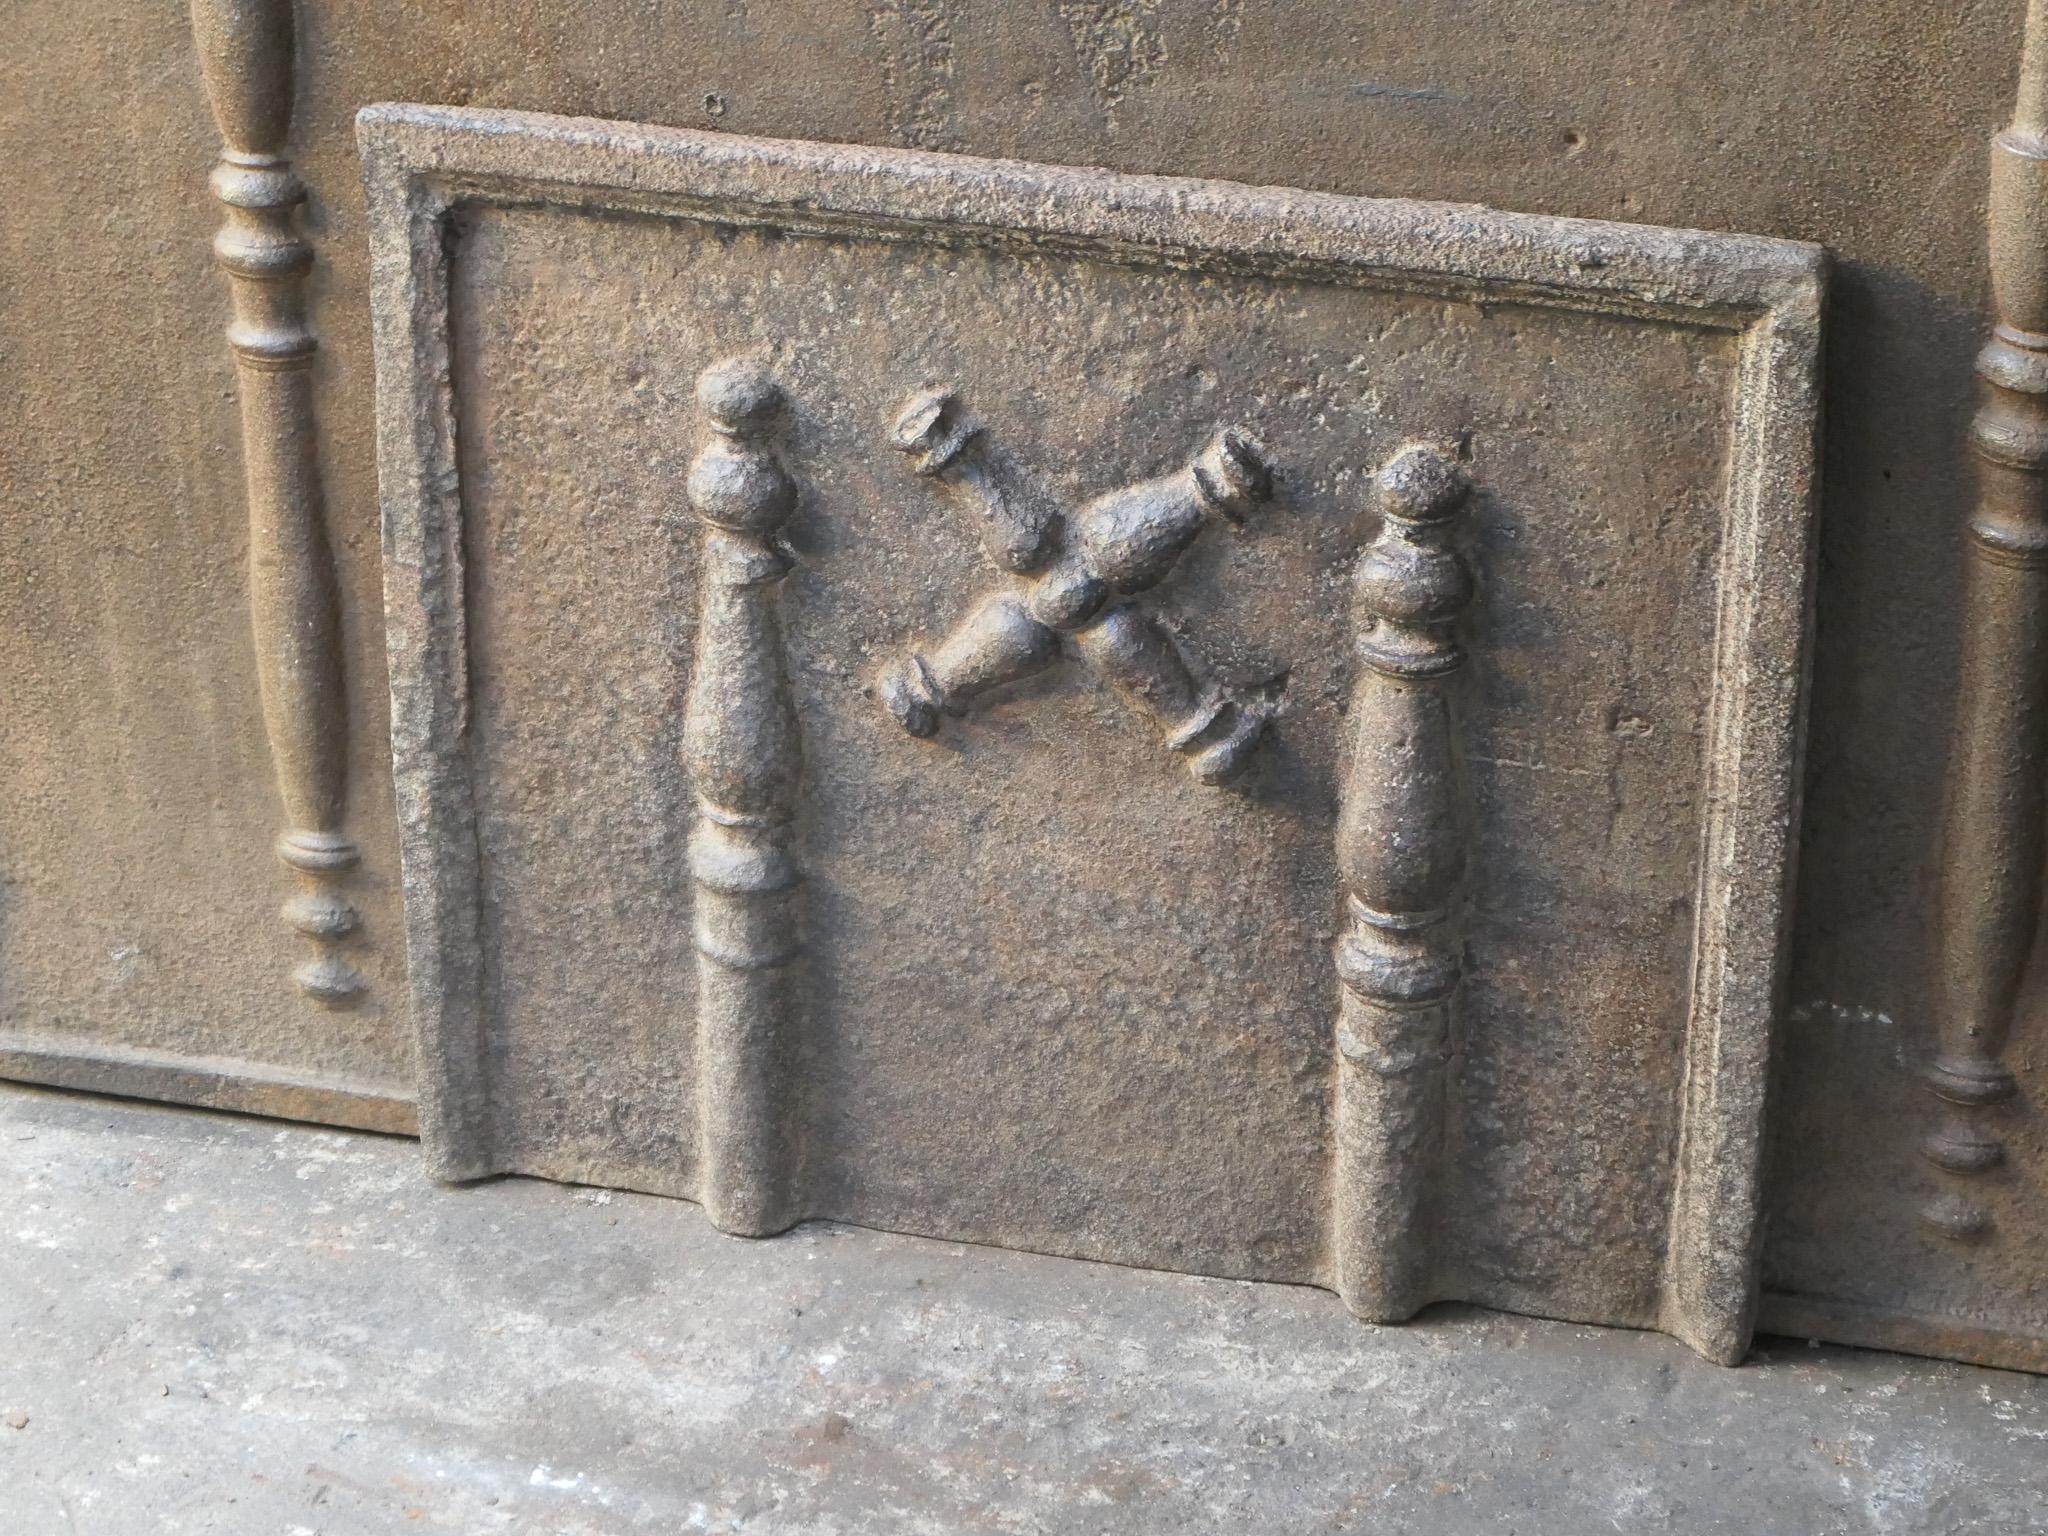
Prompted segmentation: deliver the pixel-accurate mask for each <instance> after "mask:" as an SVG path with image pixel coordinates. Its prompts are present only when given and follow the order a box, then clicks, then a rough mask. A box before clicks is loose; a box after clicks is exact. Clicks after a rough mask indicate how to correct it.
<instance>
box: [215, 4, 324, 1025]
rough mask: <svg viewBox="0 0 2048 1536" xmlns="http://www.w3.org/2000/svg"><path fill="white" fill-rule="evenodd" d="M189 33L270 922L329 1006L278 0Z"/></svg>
mask: <svg viewBox="0 0 2048 1536" xmlns="http://www.w3.org/2000/svg"><path fill="white" fill-rule="evenodd" d="M192 33H193V37H194V39H195V41H196V42H197V45H198V52H199V63H200V69H201V72H202V73H203V75H204V76H205V79H206V90H207V95H208V96H209V97H210V98H211V100H212V104H213V115H214V119H215V121H216V122H218V123H219V125H220V133H221V138H222V140H223V141H224V142H223V148H222V151H221V157H220V162H219V164H217V165H216V166H215V167H214V171H213V178H212V185H213V192H214V196H215V197H217V198H219V199H220V201H221V204H222V205H223V206H224V207H225V208H226V210H227V219H226V222H225V223H223V224H222V226H221V229H220V232H219V234H217V235H216V236H215V237H214V242H213V249H214V255H215V256H216V258H217V259H218V260H219V263H220V266H221V268H222V269H223V270H224V271H225V272H226V273H227V274H228V279H229V286H230V288H231V290H232V293H233V301H234V320H233V322H232V323H231V324H230V325H229V326H228V346H229V347H230V348H231V349H232V350H233V352H234V355H235V367H236V373H237V375H238V377H239V379H240V381H241V397H242V459H243V473H244V475H245V477H246V479H247V482H248V497H249V605H250V611H251V616H252V617H253V619H254V623H255V632H256V679H257V685H258V688H259V689H260V691H261V694H262V699H263V721H264V727H265V729H266V731H267V733H268V735H269V739H270V755H271V760H272V763H273V765H274V767H275V769H276V773H277V784H278V789H279V791H280V792H281V794H282V797H283V800H284V810H285V829H284V831H283V833H282V834H281V835H280V836H279V837H278V840H277V853H278V857H279V858H281V859H283V860H284V862H285V863H286V864H287V865H289V866H290V867H291V868H292V869H293V870H295V871H297V872H298V875H299V880H300V890H299V893H298V894H297V895H296V896H294V897H292V899H291V900H289V901H288V902H286V903H285V907H284V917H285V921H286V922H288V923H290V924H291V925H292V927H294V928H296V929H298V930H299V931H300V932H301V933H303V934H305V935H306V936H307V937H308V938H309V939H311V940H312V941H313V945H314V957H313V958H312V959H311V960H308V961H307V962H305V963H304V964H303V965H301V966H299V968H298V969H297V970H296V971H295V972H294V973H293V976H294V979H295V980H296V981H297V982H298V984H299V986H300V988H301V989H303V990H304V991H305V993H306V994H307V996H309V997H311V998H313V999H314V1000H315V1001H317V1002H322V1003H327V1004H331V1005H338V1004H342V1003H346V1002H348V1001H350V1000H351V999H353V998H355V997H356V996H357V995H358V994H359V993H360V992H361V991H362V989H363V979H362V976H361V974H360V973H359V972H358V971H357V970H356V968H355V967H354V966H353V965H351V964H350V963H349V961H348V959H347V957H346V955H345V954H344V953H343V952H342V951H341V950H340V949H339V947H338V945H339V943H340V941H342V940H344V939H346V938H347V937H348V936H349V935H350V934H352V933H353V932H354V931H355V930H356V927H357V924H358V917H357V913H356V909H355V907H354V906H353V905H352V904H351V903H350V902H349V900H348V898H347V897H346V896H345V895H344V894H343V893H342V890H341V889H340V882H341V880H342V878H343V877H344V876H345V875H346V874H347V872H348V871H349V870H350V869H352V868H354V866H355V864H356V861H357V853H356V846H355V844H354V843H353V842H352V841H350V839H349V837H348V834H347V833H346V832H345V831H344V830H343V823H344V818H345V817H346V814H347V810H348V705H347V700H346V698H345V697H344V695H343V692H342V686H343V679H342V660H341V615H340V605H339V599H338V596H337V593H336V589H335V577H334V559H333V554H332V551H331V550H330V548H329V545H328V542H327V529H326V524H325V513H324V510H323V508H322V504H321V495H320V470H319V462H318V451H317V450H318V444H317V440H316V437H315V433H314V418H313V376H312V366H313V351H314V345H315V344H314V339H313V333H312V331H311V330H310V329H309V328H308V326H307V323H306V306H305V293H304V282H305V276H306V272H307V269H308V268H309V267H311V265H312V263H313V251H312V247H311V246H309V245H308V244H307V243H306V241H305V239H304V237H302V236H301V235H300V233H299V230H298V223H297V217H296V213H295V210H296V209H297V207H298V205H299V204H300V203H301V202H302V201H304V199H305V195H306V191H305V187H304V186H303V185H302V184H301V183H300V181H299V178H298V176H297V174H296V173H295V172H294V171H293V170H292V167H291V163H290V162H289V161H288V160H286V159H285V156H284V148H285V137H286V135H287V133H288V132H289V131H290V128H291V119H292V89H293V87H292V47H293V38H292V6H291V0H192Z"/></svg>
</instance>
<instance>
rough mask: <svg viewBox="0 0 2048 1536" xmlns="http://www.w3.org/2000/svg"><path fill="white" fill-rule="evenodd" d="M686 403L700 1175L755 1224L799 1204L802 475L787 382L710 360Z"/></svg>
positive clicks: (749, 1228) (767, 1226) (717, 1202)
mask: <svg viewBox="0 0 2048 1536" xmlns="http://www.w3.org/2000/svg"><path fill="white" fill-rule="evenodd" d="M697 403H698V405H699V407H700V408H701V409H702V411H703V413H704V417H705V421H706V426H707V437H706V441H705V443H704V446H703V447H702V449H701V450H700V451H699V452H698V454H697V457H696V459H695V461H694V462H693V463H692V464H691V466H690V474H689V481H688V487H687V491H688V496H689V502H690V506H691V508H692V509H693V510H694V511H695V512H696V514H697V517H698V519H699V521H700V523H701V525H702V551H703V558H702V561H701V564H700V570H701V578H700V580H701V592H702V598H701V606H700V608H699V614H698V627H697V647H696V659H695V664H694V666H693V668H692V671H691V675H690V694H689V703H688V705H687V711H686V714H685V718H684V724H683V750H684V757H685V759H686V763H687V766H688V769H689V773H690V781H691V783H692V785H693V786H694V788H695V791H696V796H697V820H696V826H695V828H694V830H693V832H692V834H691V838H690V877H691V879H692V881H693V882H694V883H695V886H696V902H695V914H696V915H695V941H696V947H697V1125H698V1158H699V1163H698V1167H699V1172H698V1186H699V1191H700V1198H701V1199H702V1201H703V1204H704V1208H705V1210H706V1211H707V1212H708V1213H709V1215H710V1217H711V1220H712V1221H713V1223H715V1224H716V1225H717V1226H718V1227H719V1228H720V1229H721V1230H723V1231H726V1232H736V1233H741V1234H745V1235H749V1236H762V1235H765V1234H767V1233H771V1232H779V1231H781V1230H782V1229H783V1228H784V1227H786V1226H788V1225H789V1224H790V1222H792V1221H793V1220H795V1219H796V1217H797V1216H798V1215H799V1214H800V1213H799V1212H798V1211H797V1210H796V1209H795V1207H794V1205H793V1204H792V1196H791V1187H790V1186H791V1179H792V1172H793V1170H792V1159H791V1156H790V1148H789V1140H790V1137H789V1125H788V1117H787V1114H786V1099H787V1092H788V1077H789V1064H788V1053H789V1050H790V1048H791V1045H792V1043H793V1042H792V1039H791V1035H792V1030H793V1022H794V1014H795V1009H796V998H795V987H796V980H795V977H794V974H793V970H794V967H793V965H792V962H793V961H794V960H795V959H796V956H797V952H798V950H799V948H800V946H801V937H800V933H799V929H798V913H797V899H798V888H799V886H800V885H801V883H802V880H803V875H802V872H801V871H800V870H799V869H798V867H797V863H796V860H795V858H794V856H793V855H792V852H791V847H790V845H791V842H792V840H793V825H792V823H793V820H794V817H795V814H796V793H797V785H798V781H799V778H800V776H801V774H802V770H803V743H802V737H801V735H800V732H799V728H798V724H797V717H796V702H795V700H794V698H793V697H792V696H791V693H790V687H789V676H788V663H787V661H786V659H785V657H784V655H783V638H782V619H781V611H780V598H779V590H780V587H781V583H782V579H783V578H784V577H785V576H787V575H788V574H789V571H790V568H791V566H792V565H793V564H794V560H793V559H792V557H791V555H790V553H789V550H788V548H787V546H786V545H785V544H784V543H783V542H782V539H781V529H782V525H783V523H784V522H785V521H786V520H787V518H788V517H789V515H790V513H791V512H792V511H793V510H794V509H795V507H796V499H797V490H796V483H795V482H794V481H793V480H792V479H791V478H790V476H789V473H788V471H787V470H785V469H784V468H783V467H782V464H781V461H780V460H779V459H777V457H776V456H775V453H774V452H773V450H772V449H770V448H769V446H768V444H767V439H768V436H769V434H770V432H771V430H772V429H773V426H774V423H775V420H776V417H777V416H778V415H779V414H780V413H781V410H782V407H783V394H782V389H781V387H780V386H779V385H778V384H777V383H776V381H775V379H774V378H773V377H772V376H771V375H770V374H769V372H768V371H767V369H766V368H765V367H763V366H761V365H760V364H758V363H755V362H752V361H750V360H747V359H744V358H741V359H731V360H728V361H726V362H723V363H719V364H716V365H714V366H713V367H711V368H709V369H707V370H706V371H705V373H704V374H703V376H702V377H701V378H700V379H699V380H698V384H697Z"/></svg>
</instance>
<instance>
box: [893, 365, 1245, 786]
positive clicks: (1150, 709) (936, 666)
mask: <svg viewBox="0 0 2048 1536" xmlns="http://www.w3.org/2000/svg"><path fill="white" fill-rule="evenodd" d="M890 437H891V441H892V442H893V443H894V444H895V445H896V447H898V448H899V449H901V450H902V451H903V452H904V453H906V454H909V455H910V456H911V458H912V462H913V465H914V468H915V469H916V472H917V473H918V474H921V475H928V476H931V477H933V478H935V479H937V480H938V481H939V482H940V483H941V484H942V485H945V486H947V487H949V488H950V489H952V490H953V491H955V492H956V493H959V494H962V495H965V496H967V497H969V498H971V499H973V500H974V501H975V502H977V503H978V504H979V508H980V511H981V513H982V515H983V517H984V518H985V520H986V521H985V528H984V536H985V542H986V543H987V546H988V550H989V553H990V555H991V556H992V557H993V558H994V560H995V561H996V563H997V564H998V565H1000V566H1002V567H1003V568H1004V569H1005V570H1008V571H1010V572H1012V573H1014V574H1015V575H1016V576H1017V577H1020V578H1022V579H1021V580H1018V581H1013V582H1008V583H1005V584H1004V585H1003V586H1000V587H997V588H993V589H991V590H990V591H988V592H986V593H984V594H983V595H982V597H981V598H980V600H979V601H978V602H977V603H976V604H975V606H974V607H973V609H971V610H970V611H969V613H968V614H967V616H966V618H964V619H963V620H962V621H961V622H960V623H959V624H957V625H956V626H954V628H953V630H952V632H951V633H949V634H948V635H947V636H946V637H945V638H944V639H943V640H941V641H940V642H939V643H938V644H937V645H936V646H934V647H932V648H931V649H930V650H929V651H914V652H912V653H911V654H910V655H909V656H908V657H906V658H904V659H903V660H902V661H900V662H898V663H897V664H895V665H893V666H891V667H890V668H889V670H888V671H887V672H886V673H885V674H884V675H883V678H882V683H881V697H882V702H883V703H884V705H885V706H886V707H887V708H888V711H889V713H890V714H891V715H893V716H894V717H895V718H896V720H897V722H898V723H899V724H901V725H902V727H903V728H904V729H905V730H906V731H908V732H910V734H911V735H913V736H931V735H933V734H935V733H936V732H937V731H938V728H939V723H940V720H941V718H942V717H943V716H945V715H956V716H957V715H963V714H965V713H966V712H967V706H968V703H969V701H970V700H972V699H974V698H975V697H976V696H978V695H980V694H983V693H986V692H988V691H989V690H991V689H993V688H998V687H1000V686H1002V685H1003V684H1005V683H1012V682H1016V681H1018V680H1019V679H1021V678H1025V677H1029V676H1031V675H1032V674H1033V673H1036V672H1042V671H1044V670H1046V669H1047V668H1048V667H1051V666H1052V665H1053V664H1054V663H1056V662H1057V661H1058V660H1059V659H1060V657H1061V655H1062V653H1063V651H1064V649H1065V646H1063V644H1062V640H1063V639H1064V641H1065V642H1066V644H1067V645H1071V646H1072V648H1073V649H1074V650H1075V651H1076V652H1077V653H1078V654H1079V655H1080V656H1081V657H1082V659H1083V660H1085V661H1086V662H1087V663H1088V664H1089V665H1091V666H1092V667H1094V668H1095V670H1096V672H1097V673H1099V674H1100V675H1101V676H1102V677H1103V678H1104V679H1106V680H1107V681H1108V682H1109V683H1110V684H1112V685H1113V686H1114V687H1115V688H1116V689H1117V690H1118V691H1119V692H1121V693H1122V694H1123V695H1124V696H1125V697H1126V698H1127V699H1128V700H1130V702H1131V703H1132V704H1133V705H1134V706H1136V707H1137V708H1138V709H1139V710H1140V711H1141V712H1142V713H1144V714H1146V715H1148V716H1150V717H1151V718H1152V719H1154V720H1155V721H1157V722H1158V724H1159V726H1160V728H1161V730H1162V733H1163V735H1164V737H1165V741H1166V745H1167V746H1168V747H1170V748H1172V750H1174V751H1175V752H1177V753H1179V754H1180V755H1181V756H1182V757H1184V758H1185V759H1186V760H1187V764H1188V771H1189V772H1190V773H1192V774H1193V775H1194V776H1195V778H1196V779H1198V780H1199V781H1200V782H1202V783H1204V784H1221V783H1223V782H1224V781H1226V780H1228V779H1231V778H1234V777H1235V776H1236V775H1237V774H1238V773H1240V772H1242V771H1243V769H1244V766H1245V764H1246V762H1247V761H1248V760H1249V759H1250V757H1251V754H1252V751H1253V749H1254V748H1255V747H1257V745H1258V744H1259V740H1260V738H1261V737H1262V736H1263V735H1264V734H1265V732H1266V727H1267V726H1268V725H1269V724H1270V723H1271V721H1272V718H1273V713H1274V710H1275V708H1276V706H1277V687H1275V686H1272V685H1266V686H1262V687H1259V688H1253V689H1247V690H1233V689H1227V688H1224V687H1221V686H1220V685H1218V684H1217V683H1215V682H1213V681H1211V680H1208V679H1206V678H1205V677H1203V675H1202V674H1201V672H1200V671H1199V670H1198V669H1197V668H1196V667H1195V666H1194V665H1193V664H1192V663H1191V662H1190V661H1189V660H1188V658H1187V656H1186V655H1185V654H1184V653H1183V652H1182V650H1181V647H1180V643H1179V641H1177V640H1176V639H1175V638H1174V635H1173V632H1172V631H1171V630H1169V629H1168V628H1167V627H1166V626H1165V625H1164V624H1163V623H1161V622H1160V620H1159V618H1158V616H1157V615H1156V614H1154V613H1153V612H1152V611H1151V609H1150V608H1149V607H1148V606H1146V605H1145V604H1144V603H1143V602H1141V601H1138V598H1139V596H1140V594H1142V593H1145V592H1148V591H1150V590H1151V589H1152V588H1153V587H1155V586H1157V585H1158V584H1159V583H1160V582H1161V581H1163V580H1165V579H1166V577H1167V575H1168V574H1169V573H1170V572H1171V571H1172V569H1173V567H1174V565H1175V563H1176V562H1177V561H1178V560H1179V559H1180V557H1181V555H1182V554H1183V553H1184V552H1185V551H1186V550H1187V548H1188V546H1189V545H1191V544H1192V543H1194V541H1195V539H1196V537H1197V536H1198V535H1199V534H1200V533H1201V531H1202V528H1203V527H1204V525H1205V524H1206V523H1207V521H1208V519H1209V517H1210V515H1212V514H1214V515H1217V516H1220V517H1222V518H1224V519H1225V520H1226V521H1228V522H1230V523H1231V524H1232V525H1237V524H1240V523H1242V522H1243V521H1244V519H1245V517H1246V515H1247V514H1248V513H1249V512H1250V511H1251V509H1252V508H1253V507H1254V506H1256V505H1258V504H1259V503H1261V502H1264V501H1267V500H1269V499H1271V496H1272V493H1273V476H1272V471H1271V469H1270V468H1269V467H1268V465H1267V463H1266V461H1265V458H1264V456H1263V455H1262V454H1261V452H1260V449H1259V446H1258V444H1257V443H1256V442H1255V441H1254V440H1253V439H1252V437H1251V435H1250V434H1249V433H1248V432H1246V431H1245V430H1244V429H1242V428H1240V427H1226V428H1224V429H1223V430H1222V431H1221V432H1218V433H1217V434H1216V435H1215V437H1213V438H1211V439H1210V441H1209V442H1208V444H1207V445H1206V446H1205V447H1204V448H1203V449H1202V450H1201V452H1199V453H1198V454H1196V455H1195V456H1194V458H1193V459H1191V460H1190V461H1189V462H1188V463H1187V465H1185V466H1184V467H1183V468H1181V469H1178V470H1175V471H1173V472H1171V473H1169V474H1165V475H1161V476H1158V477H1157V478H1156V479H1151V480H1141V481H1138V482H1137V483H1136V484H1133V485H1127V486H1124V487H1122V488H1121V489H1118V490H1114V491H1110V492H1108V493H1107V494H1106V495H1102V496H1098V497H1096V498H1095V499H1094V500H1093V501H1090V502H1088V503H1087V504H1086V505H1085V506H1083V507H1081V508H1080V509H1079V510H1078V511H1074V512H1068V511H1065V510H1063V509H1060V508H1056V507H1052V506H1049V505H1047V504H1045V503H1044V502H1043V501H1041V500H1038V499H1035V498H1032V497H1029V496H1026V495H1023V494H1021V493H1020V492H1019V491H1018V490H1017V489H1015V488H1013V487H1012V486H1011V485H1009V484H1007V483H1006V477H1005V476H1004V475H1003V474H1001V473H1000V472H999V470H998V467H997V466H996V465H995V464H993V463H992V462H991V460H990V457H989V453H988V445H987V442H986V434H985V431H984V429H983V427H982V425H981V423H980V422H978V421H975V420H973V419H971V418H970V417H968V416H967V415H966V414H965V413H964V412H962V410H961V409H960V407H959V402H958V401H957V400H956V399H955V398H954V397H953V396H952V395H951V394H950V393H947V392H945V391H932V392H929V393H926V394H922V395H919V396H917V397H916V398H914V399H913V400H911V402H910V403H909V404H908V405H907V406H905V407H904V409H903V412H902V414H901V415H900V416H899V417H898V418H897V420H896V424H895V427H894V428H893V430H892V431H891V434H890Z"/></svg>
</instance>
